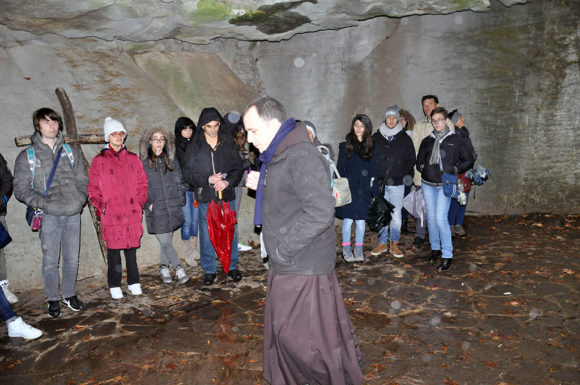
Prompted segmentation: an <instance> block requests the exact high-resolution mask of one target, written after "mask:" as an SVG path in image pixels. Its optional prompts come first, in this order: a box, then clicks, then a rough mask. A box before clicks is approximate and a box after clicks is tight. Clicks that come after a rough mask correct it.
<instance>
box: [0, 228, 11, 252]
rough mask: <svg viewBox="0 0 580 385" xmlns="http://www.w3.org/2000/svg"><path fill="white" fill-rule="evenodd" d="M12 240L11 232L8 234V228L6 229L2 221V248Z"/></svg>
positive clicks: (0, 234) (0, 236) (0, 244)
mask: <svg viewBox="0 0 580 385" xmlns="http://www.w3.org/2000/svg"><path fill="white" fill-rule="evenodd" d="M10 242H12V238H11V237H10V234H8V230H6V227H4V224H3V223H2V222H0V249H3V248H4V247H5V246H6V245H7V244H9V243H10Z"/></svg>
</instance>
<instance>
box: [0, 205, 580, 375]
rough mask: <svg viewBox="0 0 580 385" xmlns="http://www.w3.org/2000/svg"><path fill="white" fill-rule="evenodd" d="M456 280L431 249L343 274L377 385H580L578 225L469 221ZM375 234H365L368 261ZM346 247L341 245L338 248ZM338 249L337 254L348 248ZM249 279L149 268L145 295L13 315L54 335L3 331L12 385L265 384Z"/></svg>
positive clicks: (89, 283)
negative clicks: (185, 275) (167, 279)
mask: <svg viewBox="0 0 580 385" xmlns="http://www.w3.org/2000/svg"><path fill="white" fill-rule="evenodd" d="M465 227H466V229H467V231H468V235H467V236H466V237H464V238H460V239H458V238H455V239H454V246H455V253H456V264H455V265H454V266H453V268H452V270H451V271H449V272H446V273H437V272H435V269H434V266H433V265H431V264H429V263H428V262H427V257H426V256H427V255H428V253H429V249H428V246H425V248H424V249H422V250H414V249H413V248H412V247H411V246H410V245H411V242H412V235H404V236H403V238H402V242H401V243H402V244H403V245H404V246H403V247H402V249H403V251H404V252H405V257H404V258H402V259H395V258H393V257H392V256H389V255H383V256H379V257H372V256H370V257H369V258H368V260H367V262H365V263H361V264H346V263H345V262H344V261H342V260H341V259H339V261H338V263H337V272H338V275H339V279H340V282H341V284H342V287H343V294H344V298H345V302H346V304H347V306H348V309H349V313H350V316H351V319H352V322H353V325H354V327H355V329H356V334H357V337H358V339H359V341H360V347H361V351H362V353H363V355H364V358H365V363H364V365H363V373H364V383H365V384H445V385H453V384H503V385H508V384H512V385H515V384H578V383H580V370H579V366H578V364H579V361H580V353H579V350H580V320H579V315H580V312H579V304H580V296H579V291H580V283H579V282H580V281H579V279H578V276H579V274H580V216H556V215H528V216H504V217H469V218H467V219H466V226H465ZM375 241H376V236H375V235H374V234H372V233H370V232H368V233H367V240H366V245H365V255H368V253H369V251H370V249H372V247H373V246H374V245H375ZM337 244H338V243H337ZM337 250H338V249H337ZM240 261H241V262H240V266H241V270H242V271H243V272H244V274H245V277H244V279H243V280H242V281H241V282H239V283H232V282H231V281H230V282H226V280H225V277H224V276H223V274H221V275H218V280H217V282H216V284H214V285H213V286H212V287H210V288H204V287H202V284H201V276H202V274H201V270H200V269H199V268H188V270H189V271H190V272H191V273H193V274H194V275H196V277H195V278H194V279H191V280H190V281H189V282H188V283H187V284H186V285H185V286H181V285H178V284H176V283H175V284H162V283H161V282H160V280H159V278H158V274H157V271H156V269H155V268H147V269H142V276H141V279H142V285H143V292H144V295H143V296H139V297H132V296H131V295H130V294H129V293H128V292H127V291H126V289H125V298H124V299H123V300H120V301H113V300H111V299H110V297H109V294H108V290H107V289H106V287H105V286H106V284H105V282H106V280H105V279H104V278H99V279H87V280H83V281H80V282H79V295H80V297H81V298H82V299H83V300H84V301H86V302H87V305H88V309H87V310H86V311H84V312H79V313H75V312H73V311H71V310H69V309H63V313H62V315H61V317H60V318H58V319H49V318H48V316H46V314H45V305H44V303H43V301H44V296H43V291H42V290H41V289H37V290H31V291H27V292H21V293H18V295H19V297H20V300H21V301H20V303H19V304H17V305H16V306H15V309H16V310H17V312H18V313H19V314H20V315H21V316H23V318H24V319H25V321H27V322H29V323H31V324H32V325H34V326H36V327H38V328H40V329H42V330H43V331H44V335H43V336H42V337H40V338H39V339H37V340H34V341H29V342H25V341H24V340H21V339H12V340H11V339H9V338H8V337H7V332H6V328H5V327H1V328H0V383H1V384H2V385H8V384H14V385H16V384H24V385H40V384H50V385H54V384H71V385H72V384H145V385H148V384H156V385H157V384H236V385H238V384H239V385H242V384H266V382H265V381H264V380H263V379H262V378H261V368H262V356H261V355H262V331H263V325H262V323H263V314H264V298H265V290H266V287H265V283H266V271H265V270H264V268H263V266H262V264H261V263H260V261H259V248H258V249H254V250H252V251H250V252H246V253H244V254H242V256H241V258H240Z"/></svg>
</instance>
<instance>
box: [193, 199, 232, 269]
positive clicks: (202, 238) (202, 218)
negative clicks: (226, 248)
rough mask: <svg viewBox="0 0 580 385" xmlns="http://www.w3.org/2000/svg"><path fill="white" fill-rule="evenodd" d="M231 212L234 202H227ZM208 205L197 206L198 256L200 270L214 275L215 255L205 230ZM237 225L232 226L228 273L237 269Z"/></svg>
mask: <svg viewBox="0 0 580 385" xmlns="http://www.w3.org/2000/svg"><path fill="white" fill-rule="evenodd" d="M229 204H230V207H231V208H232V210H233V209H234V207H235V203H234V201H231V202H229ZM208 207H209V203H200V204H199V254H200V260H201V268H202V269H203V271H204V272H205V273H206V274H215V273H216V271H217V265H216V262H215V258H216V253H215V249H214V248H213V245H212V243H211V241H210V240H209V232H208V229H207V209H208ZM238 258H239V256H238V225H237V224H236V225H235V226H234V239H232V257H231V261H230V269H229V270H230V271H232V270H234V269H237V268H238Z"/></svg>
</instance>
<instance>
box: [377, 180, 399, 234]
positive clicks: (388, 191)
mask: <svg viewBox="0 0 580 385" xmlns="http://www.w3.org/2000/svg"><path fill="white" fill-rule="evenodd" d="M404 196H405V185H400V186H385V199H386V200H388V201H389V202H390V203H391V204H392V205H394V206H395V208H394V211H393V216H392V217H391V223H389V225H388V226H385V227H383V228H382V229H380V230H379V243H382V244H386V243H387V241H388V240H389V239H390V240H391V241H393V242H398V241H399V239H400V238H401V223H402V220H401V209H402V208H403V198H404ZM389 229H390V237H389Z"/></svg>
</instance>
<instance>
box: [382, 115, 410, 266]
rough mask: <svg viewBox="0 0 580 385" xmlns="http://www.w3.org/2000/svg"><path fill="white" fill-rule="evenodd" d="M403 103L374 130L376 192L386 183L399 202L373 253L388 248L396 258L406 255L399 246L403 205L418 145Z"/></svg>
mask: <svg viewBox="0 0 580 385" xmlns="http://www.w3.org/2000/svg"><path fill="white" fill-rule="evenodd" d="M400 117H401V116H400V114H399V107H397V106H391V107H389V108H387V111H386V112H385V121H384V122H383V123H382V124H381V126H380V127H379V130H378V131H377V132H375V133H374V134H373V142H374V144H375V149H374V156H373V161H374V162H375V165H376V166H375V167H376V170H377V177H378V183H375V186H376V187H375V195H377V194H380V191H382V190H380V189H381V188H382V186H384V196H385V199H386V200H388V201H389V202H390V203H391V204H393V205H394V206H395V209H394V211H393V214H392V219H391V223H390V224H389V225H388V226H385V227H383V228H382V229H381V230H379V234H378V236H379V243H378V245H377V247H375V248H374V249H373V250H372V251H371V254H372V255H380V254H382V253H384V252H386V251H387V250H389V247H388V246H387V241H389V240H390V241H391V242H390V251H391V254H393V256H394V257H396V258H402V257H403V252H402V251H401V249H400V248H399V239H400V237H401V223H402V220H401V208H402V207H403V197H404V196H405V185H406V186H410V185H412V184H413V167H414V165H415V160H416V159H415V149H414V148H413V141H412V140H411V138H410V137H409V135H407V133H406V132H405V130H403V126H401V123H399V119H400Z"/></svg>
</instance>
